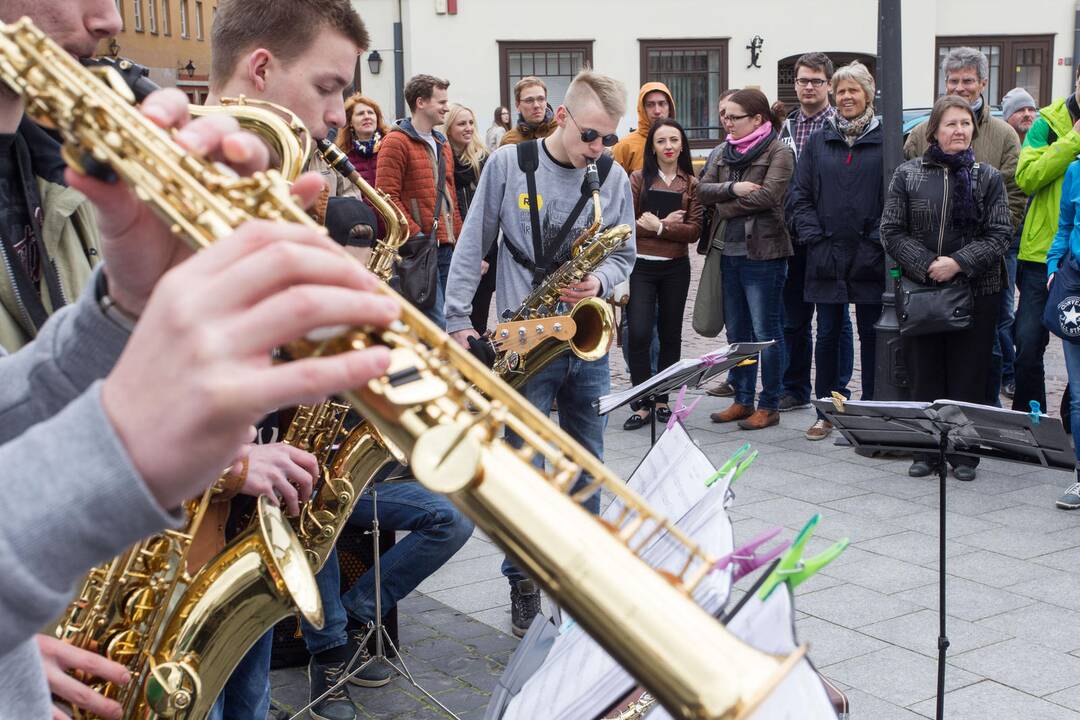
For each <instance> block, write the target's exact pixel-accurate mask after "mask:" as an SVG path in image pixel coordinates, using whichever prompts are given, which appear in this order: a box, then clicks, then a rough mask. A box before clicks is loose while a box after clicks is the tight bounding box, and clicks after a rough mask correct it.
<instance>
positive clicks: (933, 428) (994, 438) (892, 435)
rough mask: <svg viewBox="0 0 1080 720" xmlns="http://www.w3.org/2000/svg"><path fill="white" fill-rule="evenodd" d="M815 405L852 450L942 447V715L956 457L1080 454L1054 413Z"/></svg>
mask: <svg viewBox="0 0 1080 720" xmlns="http://www.w3.org/2000/svg"><path fill="white" fill-rule="evenodd" d="M813 403H814V406H815V407H816V408H817V409H818V410H819V411H821V412H822V413H823V414H824V415H825V418H826V419H827V420H828V421H829V422H831V423H832V424H833V427H835V428H836V429H837V430H839V431H840V434H841V435H843V436H844V438H845V439H846V440H847V441H848V442H849V443H851V446H852V448H860V447H861V448H865V449H867V450H904V451H908V452H922V453H926V452H931V453H932V452H935V451H936V452H937V454H938V485H939V488H940V493H941V503H940V505H941V507H940V508H939V513H940V514H939V519H938V525H939V527H938V533H939V535H940V537H939V538H938V552H939V555H940V557H939V560H938V645H937V647H938V667H937V720H942V718H943V717H944V713H945V651H946V650H948V648H949V638H948V636H947V635H946V634H945V582H946V578H945V487H946V484H945V480H946V477H947V476H948V472H949V464H948V459H947V456H948V455H968V456H971V457H985V458H997V459H999V460H1007V461H1009V462H1019V463H1025V464H1029V465H1040V466H1042V467H1047V468H1054V469H1058V470H1070V471H1071V470H1074V469H1075V467H1076V459H1075V455H1074V454H1073V450H1072V446H1071V445H1070V443H1069V438H1068V437H1067V436H1066V435H1065V428H1063V427H1062V425H1061V421H1060V420H1058V419H1056V418H1050V417H1047V416H1046V415H1038V414H1036V413H1022V412H1017V411H1015V410H1004V409H1002V408H996V407H990V406H989V405H976V404H974V403H964V402H959V401H953V400H937V401H935V402H933V403H920V402H864V401H849V400H844V399H842V398H836V399H835V400H828V399H819V400H814V401H813Z"/></svg>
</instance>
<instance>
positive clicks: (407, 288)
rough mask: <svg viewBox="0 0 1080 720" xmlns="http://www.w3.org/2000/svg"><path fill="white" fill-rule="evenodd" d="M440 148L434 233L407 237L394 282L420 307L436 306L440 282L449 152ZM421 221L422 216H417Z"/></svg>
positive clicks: (423, 308)
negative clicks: (441, 216)
mask: <svg viewBox="0 0 1080 720" xmlns="http://www.w3.org/2000/svg"><path fill="white" fill-rule="evenodd" d="M437 147H438V148H439V158H438V170H437V173H438V180H436V186H435V213H434V215H433V217H434V221H433V222H432V224H431V232H430V233H426V234H425V233H419V234H417V235H413V236H412V237H411V238H409V239H408V240H406V241H405V243H404V244H403V245H402V246H401V249H400V250H398V257H400V258H401V260H400V261H399V262H398V264H397V277H396V282H394V283H391V286H392V287H393V288H394V289H395V290H397V291H398V292H399V293H401V296H402V297H404V298H405V299H406V300H408V301H409V302H411V303H412V304H413V305H415V306H416V307H417V308H418V309H420V310H430V309H431V308H433V307H435V295H436V293H437V291H438V282H439V237H438V229H439V213H440V212H441V211H442V203H443V196H444V195H445V194H446V156H445V155H443V153H442V146H441V145H439V146H437ZM416 221H417V223H419V221H420V218H416Z"/></svg>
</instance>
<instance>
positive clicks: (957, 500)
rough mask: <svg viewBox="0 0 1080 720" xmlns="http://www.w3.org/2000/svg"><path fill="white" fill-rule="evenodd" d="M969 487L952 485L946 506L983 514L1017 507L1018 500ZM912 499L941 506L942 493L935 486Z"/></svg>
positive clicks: (920, 502) (933, 505) (948, 489)
mask: <svg viewBox="0 0 1080 720" xmlns="http://www.w3.org/2000/svg"><path fill="white" fill-rule="evenodd" d="M967 487H968V485H966V484H965V485H964V486H963V487H960V488H956V487H952V486H950V487H948V488H947V490H946V493H947V497H946V498H945V506H946V508H947V509H948V510H951V511H953V512H956V513H960V514H961V515H973V516H981V515H983V514H984V513H992V512H994V511H995V510H1002V509H1005V508H1015V507H1016V502H1015V501H1013V500H1009V499H1007V498H1003V497H1002V496H1000V495H990V494H987V493H984V492H981V491H980V490H968V489H966V488H967ZM911 501H912V502H917V503H919V504H921V505H926V506H927V507H932V508H936V507H940V506H941V493H940V492H938V489H937V488H935V489H934V490H933V492H930V493H927V494H926V495H920V496H918V497H914V498H911ZM1025 507H1026V506H1025ZM986 519H990V518H986ZM1002 524H1006V523H1002Z"/></svg>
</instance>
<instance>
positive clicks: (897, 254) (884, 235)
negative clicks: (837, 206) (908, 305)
mask: <svg viewBox="0 0 1080 720" xmlns="http://www.w3.org/2000/svg"><path fill="white" fill-rule="evenodd" d="M976 172H977V174H978V181H977V183H976V188H975V205H976V209H977V211H978V215H979V227H978V230H977V231H976V232H975V233H973V234H972V235H971V236H970V237H964V236H962V237H957V236H956V231H955V230H953V228H952V222H951V217H952V201H951V199H950V195H951V193H952V190H951V188H950V185H951V182H950V178H949V176H948V171H947V170H946V168H945V167H944V166H942V165H939V164H937V163H935V162H933V161H931V160H929V159H927V158H926V157H925V156H924V157H919V158H915V159H914V160H908V161H907V162H906V163H904V164H903V165H901V166H900V167H898V168H896V173H895V174H894V175H893V178H892V182H891V183H890V184H889V194H888V195H887V196H886V198H885V210H884V212H883V213H882V215H881V241H882V243H883V244H884V245H885V251H886V252H887V253H889V256H890V257H892V258H894V259H895V260H896V261H897V262H899V263H900V267H901V268H902V270H903V273H904V275H906V276H907V277H909V278H911V279H912V280H915V281H916V282H919V283H924V284H926V283H929V282H930V280H929V278H928V277H927V274H926V271H927V269H928V268H929V267H930V263H932V262H933V261H934V260H935V259H936V258H937V257H938V256H939V255H941V254H944V253H942V252H939V250H938V248H939V247H944V248H949V247H958V248H959V249H958V250H956V251H955V252H952V253H950V254H949V257H951V258H952V259H953V260H955V261H956V262H957V263H958V264H959V265H960V269H961V270H962V271H963V272H964V274H965V275H967V276H968V278H969V279H970V280H971V287H972V292H973V293H974V294H975V295H990V294H993V293H995V292H998V291H999V290H1001V288H1002V287H1003V285H1004V283H1003V282H1002V280H1003V277H1002V276H1003V274H1004V270H1005V263H1004V261H1003V258H1004V256H1005V251H1006V250H1007V249H1008V247H1009V242H1010V240H1011V239H1012V222H1011V218H1010V215H1009V198H1008V196H1007V195H1006V194H1005V183H1004V182H1003V181H1002V179H1001V173H999V172H998V171H997V170H995V169H994V168H993V167H991V166H989V165H985V164H981V163H980V164H979V165H978V170H977V171H976ZM943 213H944V218H943V217H942V215H943Z"/></svg>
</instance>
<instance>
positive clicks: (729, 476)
mask: <svg viewBox="0 0 1080 720" xmlns="http://www.w3.org/2000/svg"><path fill="white" fill-rule="evenodd" d="M749 449H750V443H744V444H743V446H742V447H740V448H739V449H738V450H736V451H735V453H734V454H733V455H732V456H731V457H729V458H728V459H727V462H725V463H724V464H723V465H721V466H720V469H719V470H717V471H716V472H714V473H713V474H712V475H710V476H709V477H708V478H706V480H705V487H712V486H713V485H715V484H716V482H717V481H718V480H719V479H720V478H725V480H726V482H727V484H729V485H730V484H732V483H734V482H735V481H736V480H738V479H739V477H740V476H741V475H742V474H743V473H744V472H746V469H747V468H749V467H750V465H751V464H752V463H753V462H754V460H756V459H757V456H758V451H757V450H754V451H753V452H752V453H750V454H749V455H747V456H746V457H745V458H743V455H745V454H746V452H747V451H748V450H749ZM740 458H741V459H740Z"/></svg>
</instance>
